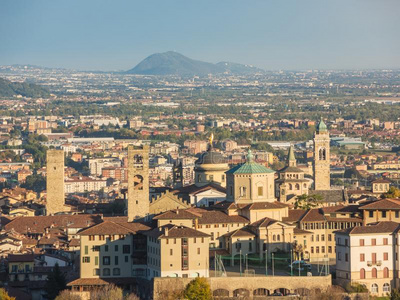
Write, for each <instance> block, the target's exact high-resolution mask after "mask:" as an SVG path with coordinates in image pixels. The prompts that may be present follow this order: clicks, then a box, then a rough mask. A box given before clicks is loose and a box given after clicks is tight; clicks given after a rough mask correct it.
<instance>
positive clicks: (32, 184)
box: [21, 174, 46, 193]
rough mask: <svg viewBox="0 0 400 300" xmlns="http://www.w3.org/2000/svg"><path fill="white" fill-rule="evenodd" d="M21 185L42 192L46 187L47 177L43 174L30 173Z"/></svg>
mask: <svg viewBox="0 0 400 300" xmlns="http://www.w3.org/2000/svg"><path fill="white" fill-rule="evenodd" d="M21 187H23V188H25V189H28V190H32V191H34V192H36V193H40V192H41V191H43V190H45V189H46V178H44V177H43V176H42V175H36V174H35V175H29V176H27V177H26V180H25V182H24V183H23V184H21Z"/></svg>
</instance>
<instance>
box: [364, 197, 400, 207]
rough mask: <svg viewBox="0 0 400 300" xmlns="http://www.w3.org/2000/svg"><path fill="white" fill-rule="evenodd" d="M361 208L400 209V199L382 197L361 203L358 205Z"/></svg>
mask: <svg viewBox="0 0 400 300" xmlns="http://www.w3.org/2000/svg"><path fill="white" fill-rule="evenodd" d="M360 209H361V210H363V209H366V210H369V209H394V210H400V200H399V199H382V200H378V201H374V202H372V203H369V204H366V205H363V206H361V207H360Z"/></svg>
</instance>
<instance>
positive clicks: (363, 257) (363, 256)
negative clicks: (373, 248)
mask: <svg viewBox="0 0 400 300" xmlns="http://www.w3.org/2000/svg"><path fill="white" fill-rule="evenodd" d="M360 261H365V254H364V253H361V254H360Z"/></svg>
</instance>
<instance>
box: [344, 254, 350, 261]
mask: <svg viewBox="0 0 400 300" xmlns="http://www.w3.org/2000/svg"><path fill="white" fill-rule="evenodd" d="M344 261H349V254H348V253H345V254H344Z"/></svg>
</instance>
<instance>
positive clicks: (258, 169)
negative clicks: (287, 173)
mask: <svg viewBox="0 0 400 300" xmlns="http://www.w3.org/2000/svg"><path fill="white" fill-rule="evenodd" d="M225 173H226V174H260V173H275V171H273V170H271V169H268V168H267V167H265V166H263V165H260V164H258V163H256V162H254V161H253V154H252V153H251V150H249V152H248V153H247V162H246V163H244V164H241V165H237V166H234V167H233V168H232V169H230V170H228V171H226V172H225Z"/></svg>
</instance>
